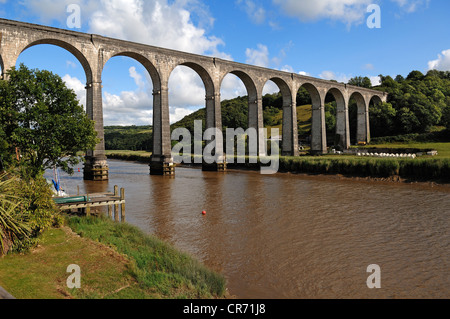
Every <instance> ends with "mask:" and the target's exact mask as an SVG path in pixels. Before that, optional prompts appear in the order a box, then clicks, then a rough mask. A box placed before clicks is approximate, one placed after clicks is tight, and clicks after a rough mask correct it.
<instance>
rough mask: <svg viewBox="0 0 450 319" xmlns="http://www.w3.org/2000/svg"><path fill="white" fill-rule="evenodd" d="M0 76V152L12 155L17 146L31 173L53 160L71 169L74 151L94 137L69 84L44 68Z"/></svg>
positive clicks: (75, 159) (93, 142) (22, 68)
mask: <svg viewBox="0 0 450 319" xmlns="http://www.w3.org/2000/svg"><path fill="white" fill-rule="evenodd" d="M8 74H9V80H8V81H0V135H2V136H3V138H2V141H3V142H2V143H0V152H2V154H3V155H4V157H6V158H11V155H13V154H15V149H16V148H17V149H18V150H19V151H20V154H21V155H22V161H23V165H26V166H27V167H28V171H29V173H30V174H31V176H37V175H38V174H40V173H42V172H43V171H44V170H45V169H47V168H51V167H54V166H57V167H60V168H62V169H63V170H64V171H66V172H68V173H73V169H72V166H74V165H76V164H78V163H79V162H80V161H81V160H82V158H81V157H79V156H77V153H78V152H79V151H86V150H88V149H93V148H94V147H95V145H96V144H97V143H98V142H99V141H98V139H97V138H96V135H97V134H96V132H95V129H94V122H93V121H91V120H89V119H88V117H87V115H86V113H85V112H84V109H83V107H82V106H81V105H80V104H79V102H78V100H77V97H76V95H75V93H74V92H73V90H71V89H68V88H67V87H66V85H65V83H64V81H63V80H62V79H61V78H60V77H59V76H58V75H55V74H53V73H51V72H49V71H45V70H43V71H40V70H30V69H28V68H27V67H26V66H24V65H21V66H20V68H18V69H16V68H12V69H11V70H10V71H9V72H8Z"/></svg>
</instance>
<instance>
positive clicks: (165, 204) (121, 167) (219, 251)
mask: <svg viewBox="0 0 450 319" xmlns="http://www.w3.org/2000/svg"><path fill="white" fill-rule="evenodd" d="M109 165H110V181H109V182H100V183H99V182H87V181H83V180H82V173H76V174H75V175H74V176H73V177H68V176H63V185H65V187H66V189H67V190H68V191H69V192H70V193H71V194H76V191H77V186H79V187H80V191H81V192H83V193H84V192H89V193H94V192H105V191H112V190H113V187H114V185H118V186H119V187H124V188H125V189H126V212H127V216H126V217H127V222H129V223H130V224H133V225H135V226H138V227H139V228H140V229H142V230H143V231H145V232H146V233H148V234H153V235H156V236H158V237H160V238H162V239H163V240H166V241H167V242H169V243H171V244H173V245H174V246H176V247H177V248H179V249H180V250H182V251H185V252H188V253H189V254H191V255H193V256H194V257H196V258H197V259H199V260H200V261H202V262H203V263H204V264H206V265H207V266H209V267H210V268H212V269H214V270H216V271H218V272H221V273H222V274H224V276H225V277H226V278H227V281H228V288H229V292H230V293H231V294H232V295H235V296H237V297H239V298H243V299H310V298H315V299H316V298H318V299H323V298H327V299H328V298H344V299H347V298H357V299H360V298H375V299H379V298H407V299H409V298H449V297H450V288H449V287H450V285H449V284H450V282H449V251H450V250H449V248H450V247H449V246H450V244H449V243H450V236H449V217H450V187H445V186H437V187H436V186H435V187H432V186H431V185H424V184H405V183H392V182H370V181H356V180H351V179H344V180H342V179H337V178H331V177H326V176H325V177H321V176H303V175H296V174H284V173H280V174H276V175H261V174H259V172H253V171H237V170H229V171H228V172H226V173H212V172H202V170H201V169H194V168H177V171H176V177H175V178H170V177H161V176H150V175H149V167H148V165H145V164H141V163H134V162H124V161H117V160H109ZM202 211H206V215H202ZM372 264H375V265H378V266H379V267H380V272H379V273H380V274H381V277H379V278H378V279H380V284H381V288H380V289H369V288H368V285H367V283H366V282H367V279H368V277H369V276H371V274H372V273H370V272H368V269H367V268H368V266H369V265H372Z"/></svg>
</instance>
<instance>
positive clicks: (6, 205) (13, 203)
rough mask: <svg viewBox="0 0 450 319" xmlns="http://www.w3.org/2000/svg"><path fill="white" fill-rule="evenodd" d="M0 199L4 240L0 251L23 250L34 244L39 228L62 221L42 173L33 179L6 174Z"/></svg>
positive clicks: (55, 224)
mask: <svg viewBox="0 0 450 319" xmlns="http://www.w3.org/2000/svg"><path fill="white" fill-rule="evenodd" d="M0 199H3V203H1V204H0V205H3V206H2V209H0V211H1V213H2V217H3V221H4V222H3V224H4V225H3V231H4V233H5V234H6V235H7V236H6V238H7V241H8V245H7V246H8V247H7V248H8V249H7V250H5V251H4V252H7V251H8V250H9V251H15V252H23V251H27V250H28V249H30V248H31V247H33V246H35V245H36V244H37V243H38V236H39V235H40V234H41V233H42V231H44V230H45V229H48V228H49V227H52V226H57V225H60V224H61V223H62V218H61V216H60V214H59V213H58V210H57V208H56V206H55V204H54V202H53V200H52V192H51V189H50V187H49V185H48V183H47V181H46V180H45V179H44V177H42V176H38V177H37V178H35V179H29V178H18V177H12V176H10V177H9V179H8V180H6V181H4V182H3V184H2V187H0ZM5 225H9V226H5ZM5 248H6V245H5Z"/></svg>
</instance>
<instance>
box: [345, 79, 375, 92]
mask: <svg viewBox="0 0 450 319" xmlns="http://www.w3.org/2000/svg"><path fill="white" fill-rule="evenodd" d="M348 84H350V85H354V86H359V87H363V88H368V89H370V88H371V87H372V82H371V81H370V79H369V78H368V77H367V76H366V77H362V76H357V77H354V78H351V79H350V80H349V81H348Z"/></svg>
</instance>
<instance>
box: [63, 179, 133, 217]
mask: <svg viewBox="0 0 450 319" xmlns="http://www.w3.org/2000/svg"><path fill="white" fill-rule="evenodd" d="M82 196H84V197H85V199H86V200H85V201H78V202H74V203H57V206H58V207H59V208H60V209H61V210H63V211H74V210H76V211H78V212H80V213H84V214H86V215H87V216H91V215H92V211H91V210H92V208H97V207H108V215H109V217H110V218H113V212H114V220H115V221H117V222H118V221H122V222H125V219H126V216H125V189H123V188H122V189H120V193H119V187H118V186H114V193H99V194H86V195H82ZM119 213H120V216H119Z"/></svg>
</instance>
